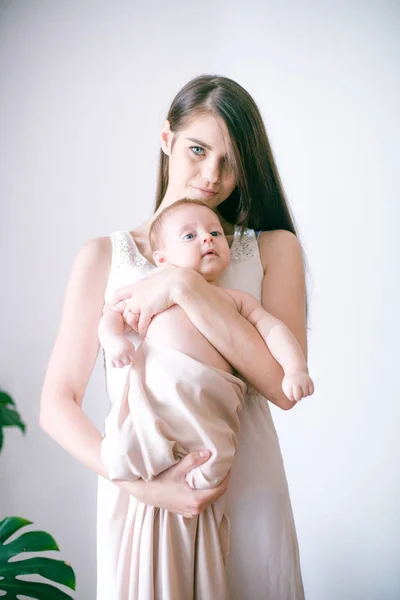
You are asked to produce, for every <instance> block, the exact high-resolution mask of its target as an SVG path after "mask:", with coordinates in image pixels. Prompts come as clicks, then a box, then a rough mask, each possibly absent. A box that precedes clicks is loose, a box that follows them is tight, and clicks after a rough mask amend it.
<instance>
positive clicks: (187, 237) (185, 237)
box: [183, 233, 194, 240]
mask: <svg viewBox="0 0 400 600" xmlns="http://www.w3.org/2000/svg"><path fill="white" fill-rule="evenodd" d="M190 236H191V237H190ZM192 238H194V235H193V233H187V234H186V235H185V236H183V239H184V240H191V239H192Z"/></svg>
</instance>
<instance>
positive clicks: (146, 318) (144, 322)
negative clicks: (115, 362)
mask: <svg viewBox="0 0 400 600" xmlns="http://www.w3.org/2000/svg"><path fill="white" fill-rule="evenodd" d="M152 318H153V315H152V314H151V313H150V312H148V311H146V310H142V311H141V312H140V314H139V315H138V321H137V331H138V333H139V337H140V338H142V340H143V339H144V338H145V337H146V333H147V329H148V327H149V325H150V322H151V319H152Z"/></svg>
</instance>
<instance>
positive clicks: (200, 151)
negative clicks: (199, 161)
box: [190, 146, 204, 156]
mask: <svg viewBox="0 0 400 600" xmlns="http://www.w3.org/2000/svg"><path fill="white" fill-rule="evenodd" d="M190 149H191V151H192V152H193V154H195V155H196V156H203V154H204V148H202V147H201V146H190Z"/></svg>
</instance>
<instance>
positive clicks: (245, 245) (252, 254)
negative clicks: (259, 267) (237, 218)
mask: <svg viewBox="0 0 400 600" xmlns="http://www.w3.org/2000/svg"><path fill="white" fill-rule="evenodd" d="M236 227H237V226H236ZM259 259H260V252H259V249H258V242H257V236H256V234H255V231H254V229H245V230H244V232H243V234H242V235H240V234H239V228H238V227H237V229H235V237H234V241H233V243H232V246H231V260H259Z"/></svg>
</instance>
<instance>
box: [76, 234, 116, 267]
mask: <svg viewBox="0 0 400 600" xmlns="http://www.w3.org/2000/svg"><path fill="white" fill-rule="evenodd" d="M111 254H112V246H111V238H110V237H98V238H92V239H91V240H88V241H87V242H85V243H84V244H82V246H81V247H80V249H79V251H78V253H77V255H76V259H75V264H81V265H82V266H84V265H85V266H92V267H94V268H98V269H109V267H110V263H111Z"/></svg>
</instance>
